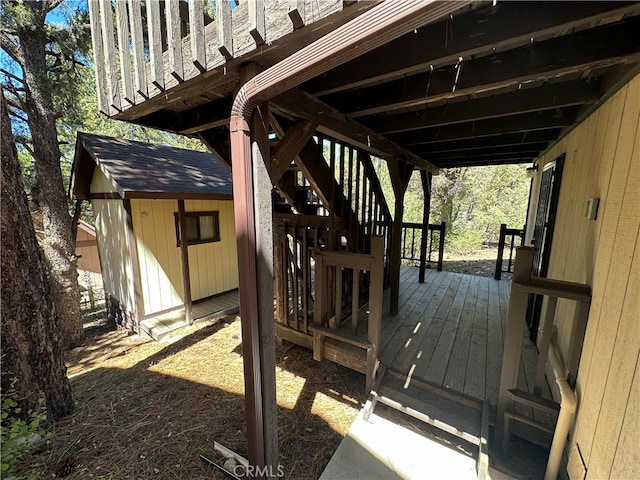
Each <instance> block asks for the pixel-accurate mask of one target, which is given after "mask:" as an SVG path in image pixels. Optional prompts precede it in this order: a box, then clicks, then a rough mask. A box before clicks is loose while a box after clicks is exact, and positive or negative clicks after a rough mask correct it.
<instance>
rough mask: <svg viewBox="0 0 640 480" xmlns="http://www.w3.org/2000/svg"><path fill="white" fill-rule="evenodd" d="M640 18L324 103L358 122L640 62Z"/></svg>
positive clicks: (337, 95) (333, 98)
mask: <svg viewBox="0 0 640 480" xmlns="http://www.w3.org/2000/svg"><path fill="white" fill-rule="evenodd" d="M638 31H640V18H634V19H631V20H629V21H628V22H625V24H624V25H617V24H613V25H607V26H604V27H599V28H596V29H593V30H590V31H588V32H578V33H575V34H573V35H568V36H565V37H559V38H553V39H550V40H547V41H544V42H540V43H532V44H530V45H528V46H526V47H522V48H518V49H515V50H510V51H507V52H501V53H496V54H494V55H491V56H490V57H484V58H479V59H475V60H470V61H465V62H463V63H462V64H460V66H459V68H456V67H451V68H445V69H442V70H435V71H434V72H430V73H421V74H417V75H412V76H409V77H406V78H403V79H401V80H395V81H392V82H388V83H386V84H384V85H377V86H374V87H369V88H363V89H360V90H358V91H354V92H347V93H339V94H335V95H328V96H326V97H323V100H324V101H326V102H327V103H329V104H330V105H340V109H341V111H344V112H346V113H348V114H349V116H350V117H352V118H356V117H361V116H365V115H373V114H378V113H384V112H388V111H391V110H398V109H408V108H413V109H418V108H420V107H422V106H423V105H426V104H428V103H430V102H434V101H439V100H443V99H452V98H456V97H463V96H468V95H474V94H478V93H482V92H486V91H489V90H499V89H509V88H513V87H518V86H519V85H524V84H527V83H533V82H544V81H552V80H556V79H558V78H561V77H563V76H568V75H572V74H575V73H582V72H588V71H589V70H591V69H595V68H600V67H606V66H613V65H617V64H621V63H628V62H631V61H638V60H640V35H638Z"/></svg>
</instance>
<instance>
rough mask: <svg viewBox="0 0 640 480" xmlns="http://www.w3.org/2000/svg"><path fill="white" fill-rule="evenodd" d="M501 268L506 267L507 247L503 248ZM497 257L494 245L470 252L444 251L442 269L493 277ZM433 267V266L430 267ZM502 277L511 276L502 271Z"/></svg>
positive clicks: (496, 248) (507, 259) (496, 249)
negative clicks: (503, 256)
mask: <svg viewBox="0 0 640 480" xmlns="http://www.w3.org/2000/svg"><path fill="white" fill-rule="evenodd" d="M504 255H505V256H506V257H505V258H504V259H503V268H505V269H506V268H507V264H508V261H509V258H508V255H509V251H508V249H507V250H505V253H504ZM497 257H498V247H497V246H496V245H483V246H482V247H481V248H479V249H478V250H476V251H475V252H472V253H456V252H448V251H446V250H445V252H444V262H443V265H442V269H443V270H445V271H447V272H458V273H466V274H468V275H477V276H480V277H490V278H493V275H494V274H495V270H496V259H497ZM432 268H433V267H432ZM502 278H503V279H509V278H511V274H510V273H502Z"/></svg>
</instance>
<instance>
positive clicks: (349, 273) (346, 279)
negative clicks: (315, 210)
mask: <svg viewBox="0 0 640 480" xmlns="http://www.w3.org/2000/svg"><path fill="white" fill-rule="evenodd" d="M383 255H384V239H383V238H382V237H378V236H374V237H372V238H371V254H370V255H365V254H354V253H346V252H336V251H328V250H322V251H321V250H315V251H314V252H313V256H314V258H315V267H316V268H315V271H316V281H315V303H314V311H313V327H312V328H311V330H312V331H313V357H314V358H315V359H316V360H322V359H323V358H325V355H324V352H323V348H324V342H325V341H327V339H331V340H333V341H337V342H339V343H341V344H343V345H346V346H349V347H354V348H355V349H360V350H361V351H362V354H363V355H362V356H356V357H355V360H350V358H353V357H350V356H349V355H347V354H345V355H343V356H342V357H341V358H330V359H331V360H333V361H336V362H337V363H340V364H342V365H344V366H346V367H349V368H352V369H354V370H358V371H363V370H364V372H365V374H366V376H367V380H366V382H367V386H366V391H370V390H371V388H373V385H374V382H375V367H376V361H377V360H378V352H379V348H380V336H381V331H382V289H383V271H384V266H383ZM365 278H368V280H369V281H368V283H369V285H368V289H366V291H367V294H368V295H367V296H368V304H367V305H368V314H366V323H365V326H363V327H364V331H362V327H361V326H360V321H361V316H362V314H363V312H362V311H361V306H362V305H361V301H360V299H361V292H362V290H363V289H362V286H363V283H364V279H365ZM345 323H346V324H345ZM359 327H361V328H359ZM360 358H363V359H364V369H363V368H362V366H361V362H360Z"/></svg>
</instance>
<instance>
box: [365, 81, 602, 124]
mask: <svg viewBox="0 0 640 480" xmlns="http://www.w3.org/2000/svg"><path fill="white" fill-rule="evenodd" d="M599 97H600V91H599V88H598V85H597V82H591V83H587V82H585V81H576V82H564V83H559V84H555V85H548V86H545V87H542V88H535V89H533V88H531V89H526V90H519V91H516V92H514V93H508V94H506V95H498V96H493V97H484V98H479V99H477V100H470V101H466V102H458V103H454V104H446V105H444V106H441V107H435V108H427V109H424V110H420V111H415V112H406V113H401V114H398V115H381V116H379V117H376V118H371V119H369V118H366V121H365V119H363V123H364V124H365V125H367V126H369V127H371V128H373V129H374V130H376V131H378V132H380V133H383V134H386V133H395V132H403V131H407V130H416V129H420V128H431V127H439V126H443V125H450V124H453V123H460V122H467V121H470V120H485V119H488V118H496V117H503V116H507V115H513V114H521V113H530V112H539V111H542V110H549V109H555V108H563V107H569V106H573V105H582V104H590V103H594V102H596V101H597V100H598V99H599Z"/></svg>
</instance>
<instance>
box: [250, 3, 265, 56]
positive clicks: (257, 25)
mask: <svg viewBox="0 0 640 480" xmlns="http://www.w3.org/2000/svg"><path fill="white" fill-rule="evenodd" d="M248 7H249V33H250V34H251V36H252V37H253V40H254V41H255V42H256V46H259V45H262V44H263V43H264V42H265V41H266V21H265V12H264V0H250V1H249V3H248Z"/></svg>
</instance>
